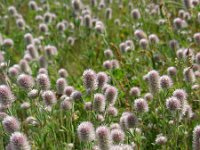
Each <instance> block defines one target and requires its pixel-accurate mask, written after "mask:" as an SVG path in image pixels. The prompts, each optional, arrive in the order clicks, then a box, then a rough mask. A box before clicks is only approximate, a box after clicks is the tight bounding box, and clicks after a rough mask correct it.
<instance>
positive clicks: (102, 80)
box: [97, 72, 108, 88]
mask: <svg viewBox="0 0 200 150" xmlns="http://www.w3.org/2000/svg"><path fill="white" fill-rule="evenodd" d="M107 82H108V75H107V74H106V73H105V72H99V73H98V74H97V86H98V88H103V86H104V85H105V84H106V83H107Z"/></svg>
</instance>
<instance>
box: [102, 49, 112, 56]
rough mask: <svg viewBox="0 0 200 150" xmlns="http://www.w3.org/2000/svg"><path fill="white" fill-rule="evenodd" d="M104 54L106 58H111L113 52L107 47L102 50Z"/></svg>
mask: <svg viewBox="0 0 200 150" xmlns="http://www.w3.org/2000/svg"><path fill="white" fill-rule="evenodd" d="M104 56H106V57H107V58H112V57H113V52H112V50H110V49H107V50H105V51H104Z"/></svg>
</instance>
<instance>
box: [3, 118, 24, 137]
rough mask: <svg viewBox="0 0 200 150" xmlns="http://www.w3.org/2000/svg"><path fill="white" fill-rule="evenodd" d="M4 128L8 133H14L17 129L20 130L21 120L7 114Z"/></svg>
mask: <svg viewBox="0 0 200 150" xmlns="http://www.w3.org/2000/svg"><path fill="white" fill-rule="evenodd" d="M2 124H3V128H4V129H5V130H6V132H8V133H13V132H15V131H18V130H19V129H20V123H19V121H18V120H17V119H16V118H15V117H12V116H7V117H5V118H4V119H3V121H2Z"/></svg>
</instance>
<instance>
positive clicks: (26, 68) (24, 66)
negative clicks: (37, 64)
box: [19, 59, 32, 74]
mask: <svg viewBox="0 0 200 150" xmlns="http://www.w3.org/2000/svg"><path fill="white" fill-rule="evenodd" d="M19 65H20V69H21V71H22V72H24V73H27V74H31V73H32V71H31V68H30V66H29V64H28V62H27V61H26V60H25V59H22V60H20V62H19Z"/></svg>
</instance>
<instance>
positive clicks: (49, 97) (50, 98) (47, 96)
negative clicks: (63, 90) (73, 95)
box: [42, 91, 56, 106]
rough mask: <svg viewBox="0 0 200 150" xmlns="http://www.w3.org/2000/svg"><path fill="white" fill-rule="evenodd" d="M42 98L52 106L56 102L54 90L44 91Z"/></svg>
mask: <svg viewBox="0 0 200 150" xmlns="http://www.w3.org/2000/svg"><path fill="white" fill-rule="evenodd" d="M42 98H43V100H44V103H45V105H46V106H52V105H53V104H55V103H56V96H55V94H54V92H52V91H44V92H43V93H42Z"/></svg>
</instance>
